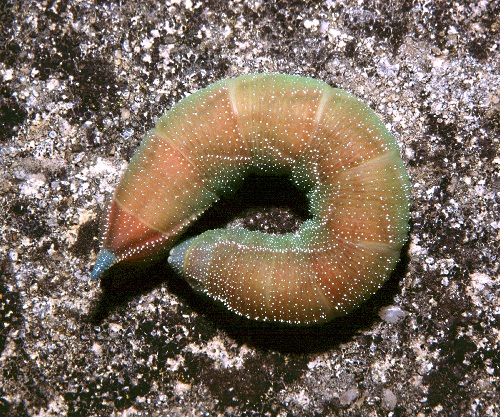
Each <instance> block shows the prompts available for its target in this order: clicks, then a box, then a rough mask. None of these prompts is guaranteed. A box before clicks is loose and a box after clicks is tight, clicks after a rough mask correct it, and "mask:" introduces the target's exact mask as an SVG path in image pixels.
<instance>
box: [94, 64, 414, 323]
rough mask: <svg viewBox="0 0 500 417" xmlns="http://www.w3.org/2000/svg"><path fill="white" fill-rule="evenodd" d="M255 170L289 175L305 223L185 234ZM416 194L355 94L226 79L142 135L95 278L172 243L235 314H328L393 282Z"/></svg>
mask: <svg viewBox="0 0 500 417" xmlns="http://www.w3.org/2000/svg"><path fill="white" fill-rule="evenodd" d="M250 174H258V175H289V176H290V178H291V181H292V182H293V184H294V185H295V186H296V187H297V188H298V189H299V190H301V191H302V192H303V193H304V194H305V195H306V197H307V199H308V201H309V209H310V219H308V220H306V221H304V222H303V223H302V224H301V225H300V227H299V230H298V231H297V232H296V233H286V234H268V233H262V232H259V231H251V230H247V229H244V228H226V229H215V230H209V231H206V232H204V233H202V234H200V235H199V236H195V237H192V238H189V239H187V240H185V241H183V242H180V243H179V242H178V240H179V239H180V237H181V235H182V233H183V231H185V230H186V228H187V227H188V226H189V225H190V224H191V223H192V222H193V221H195V220H196V219H197V218H198V217H199V216H200V215H201V214H202V213H203V212H204V211H205V210H207V208H209V207H210V206H211V205H212V204H214V203H215V202H216V201H217V200H219V198H220V196H221V195H224V194H226V193H230V192H233V191H234V190H235V189H237V188H238V186H239V184H241V182H242V181H243V180H244V179H245V178H246V177H247V176H248V175H250ZM409 202H410V183H409V179H408V175H407V173H406V170H405V167H404V164H403V161H402V160H401V158H400V156H399V148H398V146H397V144H396V141H395V140H394V138H393V136H392V135H391V134H390V133H389V131H388V130H387V129H386V127H385V126H384V124H383V123H382V121H381V120H380V119H379V118H378V117H377V116H376V115H375V113H374V112H373V111H372V110H371V109H370V108H369V107H368V106H367V105H366V104H364V103H363V102H361V101H360V100H358V99H357V98H356V97H354V96H353V95H351V94H349V93H347V92H345V91H343V90H340V89H334V88H331V87H330V86H329V85H328V84H326V83H324V82H321V81H318V80H314V79H311V78H304V77H298V76H293V75H284V74H250V75H245V76H241V77H237V78H233V79H227V80H222V81H219V82H216V83H214V84H211V85H210V86H208V87H207V88H205V89H202V90H200V91H198V92H196V93H194V94H192V95H190V96H188V97H186V98H184V99H183V100H181V101H180V102H179V103H177V104H176V105H175V106H173V107H172V109H171V110H170V111H168V112H167V113H166V114H165V115H164V116H162V117H161V118H160V119H159V120H158V122H157V124H156V126H155V127H154V129H152V130H151V131H149V132H148V133H147V135H146V137H145V139H144V140H143V141H142V142H141V145H140V147H139V149H138V150H137V151H136V153H135V154H134V156H133V157H132V159H131V161H130V164H129V166H128V169H127V170H126V172H125V174H124V176H123V178H122V179H121V181H120V183H119V184H118V187H117V189H116V191H115V194H114V197H113V200H112V202H111V204H110V207H109V209H108V212H107V217H106V221H105V226H104V230H103V246H102V249H101V251H100V253H99V255H98V258H97V261H96V264H95V266H94V269H93V271H92V277H93V278H97V277H99V276H100V275H101V274H102V273H103V272H104V271H105V270H106V269H108V268H110V267H111V266H112V265H114V264H116V263H117V262H120V261H122V260H134V259H141V258H145V257H148V256H151V255H153V254H155V253H158V252H160V251H168V250H170V255H169V258H168V262H169V263H170V264H171V266H172V267H173V268H174V269H175V270H176V271H177V272H178V273H179V274H181V275H182V276H183V277H184V279H185V280H186V281H187V282H188V283H189V284H190V285H191V286H192V288H193V289H194V290H195V291H198V292H200V293H203V294H205V295H207V296H209V297H211V298H212V299H214V300H216V301H218V302H220V303H222V304H223V305H225V306H226V307H227V308H228V309H230V310H231V311H233V312H235V313H236V314H239V315H242V316H245V317H247V318H249V319H254V320H260V321H275V322H283V323H291V324H312V323H320V322H325V321H328V320H331V319H333V318H334V317H338V316H341V315H344V314H346V313H348V312H349V311H350V310H352V309H353V308H355V307H356V306H358V305H359V304H360V303H361V302H363V301H364V300H365V299H367V298H368V297H369V296H371V295H372V294H373V293H374V292H375V291H376V290H377V289H378V288H379V287H380V286H381V285H382V284H383V283H384V281H385V280H386V279H387V278H388V276H389V275H390V273H391V271H392V270H393V269H394V267H395V265H396V263H397V262H398V259H399V256H400V251H401V248H402V246H403V244H404V243H405V241H406V239H407V235H408V220H409ZM174 245H175V246H174Z"/></svg>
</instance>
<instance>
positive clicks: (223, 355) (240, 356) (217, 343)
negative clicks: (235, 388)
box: [184, 336, 252, 369]
mask: <svg viewBox="0 0 500 417" xmlns="http://www.w3.org/2000/svg"><path fill="white" fill-rule="evenodd" d="M184 351H187V352H191V353H194V354H202V355H206V356H207V357H209V358H210V359H212V360H213V361H214V366H215V367H216V368H217V369H222V368H224V369H228V368H234V369H241V368H242V367H243V366H244V364H245V360H246V359H247V358H248V356H249V355H251V354H252V350H251V349H249V348H248V347H247V346H246V345H241V346H239V345H237V344H233V345H231V346H226V343H225V342H224V339H223V338H222V337H220V336H215V337H214V338H213V339H211V340H209V341H208V342H207V343H206V344H205V345H200V344H198V343H191V344H189V345H188V346H186V348H185V349H184Z"/></svg>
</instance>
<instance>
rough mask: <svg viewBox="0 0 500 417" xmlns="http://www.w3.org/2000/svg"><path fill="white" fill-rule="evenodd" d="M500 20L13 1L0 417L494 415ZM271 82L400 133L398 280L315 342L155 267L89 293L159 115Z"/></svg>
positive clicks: (433, 9)
mask: <svg viewBox="0 0 500 417" xmlns="http://www.w3.org/2000/svg"><path fill="white" fill-rule="evenodd" d="M499 15H500V6H499V3H498V2H495V1H493V0H491V1H487V0H485V1H477V2H468V1H463V0H460V1H455V2H452V3H449V2H442V1H437V0H435V1H427V2H423V1H411V0H398V1H394V2H386V1H382V0H380V1H379V0H371V1H358V0H346V1H336V0H326V1H323V2H313V1H291V0H290V1H279V0H271V1H243V0H241V1H238V0H230V1H211V2H204V1H191V0H171V1H161V2H159V1H152V0H142V1H135V0H130V1H125V0H122V1H119V0H118V1H110V2H103V1H99V0H93V1H92V0H91V1H77V0H55V1H48V0H47V1H42V0H33V1H26V2H20V1H15V0H6V1H4V2H2V4H1V5H0V80H1V83H0V273H1V278H0V317H1V320H2V323H1V324H2V325H1V326H0V352H1V356H0V368H1V376H0V415H6V416H87V415H102V416H104V415H105V416H140V415H148V416H233V415H234V416H283V417H284V416H333V415H335V416H337V415H338V416H358V415H363V416H368V415H391V416H438V415H439V416H442V415H446V416H448V415H449V416H498V415H500V393H499V392H498V391H497V387H498V386H499V384H500V354H499V350H500V346H499V344H500V334H499V328H500V295H499V294H500V271H499V265H500V259H499V247H500V174H499V172H500V152H499V148H500V138H499V137H500V90H499V85H500V76H499V73H500V71H499V66H500V64H499V62H500V60H499V41H500V36H499V32H500V25H499V22H498V16H499ZM265 71H268V72H269V71H277V72H286V73H293V74H299V75H304V76H311V77H316V78H319V79H321V80H324V81H326V82H328V83H329V84H330V85H332V86H335V87H341V88H344V89H346V90H348V91H349V92H352V93H353V94H356V95H357V96H359V97H360V98H361V99H363V100H364V101H366V102H367V103H369V104H370V106H371V107H372V108H373V109H374V110H375V111H376V112H377V113H378V114H379V115H380V116H381V117H382V119H383V120H384V121H385V122H386V123H387V125H388V126H389V127H390V129H391V130H392V132H393V133H394V135H395V137H396V138H397V140H398V142H399V144H400V146H401V151H402V156H403V159H404V160H405V163H406V164H407V167H408V170H409V173H410V176H411V178H412V182H413V203H412V231H411V235H410V242H409V244H408V247H407V248H406V250H405V254H404V255H403V256H402V261H401V264H400V267H399V268H398V270H397V271H396V273H395V274H394V276H393V278H391V279H390V280H389V282H388V283H387V284H386V285H385V286H384V287H383V289H382V290H381V291H379V293H377V294H376V296H375V297H374V298H373V299H372V300H370V301H369V302H368V303H367V304H366V305H364V306H363V307H362V308H361V309H359V310H358V311H356V312H355V313H353V314H352V315H350V316H349V317H347V318H345V319H341V320H337V321H334V322H332V323H330V324H328V325H325V326H320V327H310V328H289V327H280V326H271V325H261V324H258V323H257V324H256V323H249V322H247V321H245V320H241V319H239V318H236V317H234V316H232V315H230V314H228V313H227V312H225V311H224V310H222V309H219V308H218V307H217V306H214V305H213V304H211V303H210V302H207V301H206V300H202V299H199V298H197V297H196V296H195V295H194V294H193V293H191V292H190V290H189V289H188V288H187V287H186V285H185V284H184V283H183V282H182V281H180V280H179V279H178V278H177V277H175V275H174V274H173V273H172V272H171V271H170V270H169V269H168V268H167V267H166V266H165V262H162V261H159V262H158V263H157V264H154V265H148V266H144V267H138V266H134V267H126V266H124V267H118V268H116V269H115V270H114V271H113V273H112V274H110V275H109V276H107V277H105V278H104V279H103V280H102V282H100V283H99V282H94V281H91V280H90V278H89V272H90V269H91V267H92V265H93V262H94V260H95V256H96V252H97V250H98V226H99V219H100V216H101V214H102V210H103V208H104V207H105V205H106V201H107V199H108V198H109V197H110V195H111V193H112V191H113V189H114V186H115V185H116V183H117V181H118V179H119V177H120V174H121V172H122V171H123V170H124V168H125V167H126V164H127V161H128V160H129V158H130V156H131V155H132V153H133V152H134V149H135V148H136V147H137V145H138V143H139V142H140V140H141V138H142V136H143V134H144V133H145V131H147V130H148V129H150V128H151V127H152V126H153V124H154V121H155V118H156V117H158V116H159V115H160V114H161V113H163V112H164V111H166V110H167V109H168V108H170V106H171V105H172V104H173V103H175V102H176V101H178V100H179V99H180V98H182V97H184V96H185V95H186V94H189V93H190V92H193V91H196V90H197V89H199V88H202V87H204V86H206V85H208V84H209V83H211V82H214V81H216V80H219V79H222V78H226V77H230V76H237V75H241V74H244V73H249V72H265ZM255 218H256V219H257V221H258V218H259V216H254V218H253V220H252V221H254V222H255ZM287 218H288V217H287ZM268 221H269V219H268V218H267V217H266V222H268ZM287 221H288V220H287ZM243 223H244V222H243ZM381 317H382V318H383V320H382V319H381Z"/></svg>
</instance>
